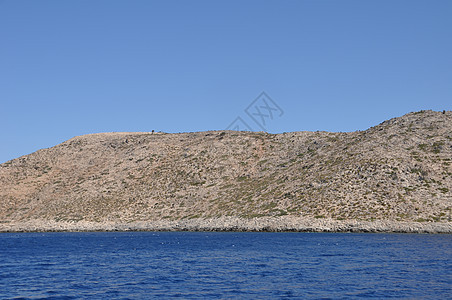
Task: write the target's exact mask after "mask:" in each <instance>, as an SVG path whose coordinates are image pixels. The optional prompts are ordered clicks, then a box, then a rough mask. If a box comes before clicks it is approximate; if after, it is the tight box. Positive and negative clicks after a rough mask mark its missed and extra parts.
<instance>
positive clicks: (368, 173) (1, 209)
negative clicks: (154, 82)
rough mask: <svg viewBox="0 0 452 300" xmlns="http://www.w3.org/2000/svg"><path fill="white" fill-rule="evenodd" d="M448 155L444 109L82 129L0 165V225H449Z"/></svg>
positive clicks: (449, 134)
mask: <svg viewBox="0 0 452 300" xmlns="http://www.w3.org/2000/svg"><path fill="white" fill-rule="evenodd" d="M451 160H452V112H451V111H447V112H445V114H443V113H442V112H433V111H420V112H415V113H409V114H407V115H404V116H402V117H398V118H394V119H391V120H388V121H385V122H383V123H381V124H379V125H377V126H375V127H372V128H370V129H368V130H365V131H358V132H350V133H330V132H292V133H282V134H268V133H264V132H236V131H210V132H196V133H178V134H166V133H100V134H91V135H85V136H79V137H75V138H72V139H70V140H68V141H66V142H64V143H62V144H59V145H57V146H55V147H52V148H48V149H42V150H39V151H37V152H34V153H32V154H30V155H26V156H23V157H20V158H17V159H14V160H11V161H8V162H6V163H4V164H1V165H0V222H1V223H0V230H14V228H15V227H14V226H19V225H20V224H25V223H26V222H31V221H36V222H38V221H39V222H51V223H52V224H56V223H61V224H63V223H65V224H66V223H70V224H84V223H83V222H89V223H90V224H98V226H100V225H99V224H102V223H105V224H107V223H108V224H135V223H136V224H139V222H151V223H152V222H154V223H155V224H157V223H156V222H164V221H166V222H173V223H172V224H174V222H175V221H187V220H204V221H205V220H211V221H212V220H221V219H225V218H226V219H227V218H238V219H240V220H245V221H246V222H249V221H250V220H254V221H255V220H259V219H262V220H265V219H268V218H269V217H279V218H280V219H281V218H283V216H285V218H286V219H287V218H289V217H290V218H291V220H297V219H299V220H317V221H322V220H325V221H326V220H328V221H330V222H336V223H337V222H340V221H343V222H350V221H353V222H356V221H359V222H361V221H362V222H372V221H382V222H395V223H397V222H411V223H419V224H421V225H422V224H431V223H432V222H433V223H441V224H443V225H445V226H446V227H447V228H449V229H448V230H451V231H452V227H451V226H452V225H451V224H452V222H451V207H452V166H451V163H452V161H451ZM18 224H19V225H18ZM179 224H180V223H179ZM22 226H23V225H22ZM21 228H24V227H21ZM73 228H77V226H75V227H73ZM96 228H97V227H96ZM99 228H101V229H102V226H100V227H99ZM34 229H36V230H39V228H34Z"/></svg>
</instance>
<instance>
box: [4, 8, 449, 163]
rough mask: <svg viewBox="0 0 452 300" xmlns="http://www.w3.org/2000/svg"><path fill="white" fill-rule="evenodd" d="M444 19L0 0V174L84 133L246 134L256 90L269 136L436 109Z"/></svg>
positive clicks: (434, 12) (442, 85)
mask: <svg viewBox="0 0 452 300" xmlns="http://www.w3.org/2000/svg"><path fill="white" fill-rule="evenodd" d="M451 15H452V1H439V0H435V1H427V0H426V1H413V0H407V1H403V0H399V1H397V0H396V1H389V0H381V1H380V0H379V1H370V0H369V1H360V0H356V1H347V0H344V1H313V0H311V1H302V0H300V1H262V0H259V1H171V0H169V1H138V0H130V1H125V0H124V1H115V0H105V1H100V0H77V1H75V0H73V1H71V0H68V1H58V0H53V1H46V0H41V1H33V0H28V1H25V0H14V1H12V0H0V139H1V144H0V162H5V161H7V160H9V159H12V158H15V157H18V156H21V155H25V154H28V153H31V152H33V151H36V150H38V149H40V148H47V147H51V146H54V145H56V144H58V143H61V142H63V141H65V140H67V139H69V138H72V137H74V136H77V135H82V134H88V133H96V132H112V131H151V130H156V131H164V132H188V131H206V130H222V129H225V128H227V127H228V125H229V124H230V123H231V122H232V121H234V120H235V119H236V118H237V117H240V118H242V120H243V121H244V122H246V123H247V124H248V125H249V126H250V127H252V129H253V130H256V131H258V130H261V129H260V128H259V126H257V125H256V124H255V123H254V121H253V120H252V119H251V118H250V116H249V115H247V114H246V112H245V109H246V108H247V107H248V106H249V105H250V104H251V103H252V102H253V101H254V100H255V99H256V98H257V97H258V96H259V95H260V94H261V92H263V91H265V92H266V94H267V95H268V96H269V97H271V99H272V100H273V103H275V104H277V105H278V106H279V108H281V110H282V112H283V113H282V115H281V113H279V112H278V114H274V115H273V117H274V118H273V119H272V120H270V118H268V119H267V122H266V125H265V129H266V130H267V131H268V132H273V133H278V132H289V131H303V130H309V131H315V130H325V131H355V130H364V129H367V128H369V127H371V126H373V125H376V124H378V123H380V122H382V121H384V120H386V119H388V118H392V117H397V116H401V115H403V114H405V113H408V112H410V111H417V110H421V109H433V110H443V109H446V110H450V109H451V103H452V101H451V100H452V54H451V53H452V39H451V36H452V18H451V17H450V16H451ZM257 101H261V100H259V99H258V100H257ZM269 101H270V100H269ZM267 102H268V101H267ZM256 103H258V102H256ZM268 103H270V102H268ZM260 107H261V108H262V106H260ZM264 111H265V109H264ZM264 111H262V113H263V112H264ZM268 112H269V111H268V110H267V115H268ZM275 113H276V111H275Z"/></svg>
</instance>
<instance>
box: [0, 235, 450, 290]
mask: <svg viewBox="0 0 452 300" xmlns="http://www.w3.org/2000/svg"><path fill="white" fill-rule="evenodd" d="M451 258H452V236H451V235H419V234H356V233H349V234H347V233H232V232H229V233H211V232H115V233H112V232H110V233H108V232H107V233H105V232H103V233H101V232H97V233H20V234H14V233H4V234H0V298H1V299H80V298H83V299H87V298H89V299H153V298H164V299H165V298H167V299H172V298H182V299H231V298H233V299H285V298H296V299H342V298H344V299H350V298H351V299H353V298H376V299H381V298H406V299H450V298H451V296H452V264H451Z"/></svg>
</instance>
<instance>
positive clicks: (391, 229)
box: [0, 216, 452, 234]
mask: <svg viewBox="0 0 452 300" xmlns="http://www.w3.org/2000/svg"><path fill="white" fill-rule="evenodd" d="M99 231H100V232H110V231H124V232H126V231H206V232H208V231H210V232H213V231H232V232H361V233H367V232H368V233H431V234H434V233H442V234H451V233H452V222H447V223H442V222H400V221H389V220H377V221H357V220H333V219H315V218H301V217H294V216H280V217H260V218H254V219H245V218H239V217H220V218H215V219H184V220H172V221H170V220H154V221H134V222H116V221H103V222H89V221H78V222H68V221H59V222H57V221H49V220H39V219H36V220H29V221H23V222H9V223H0V233H7V232H10V233H19V232H99Z"/></svg>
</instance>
